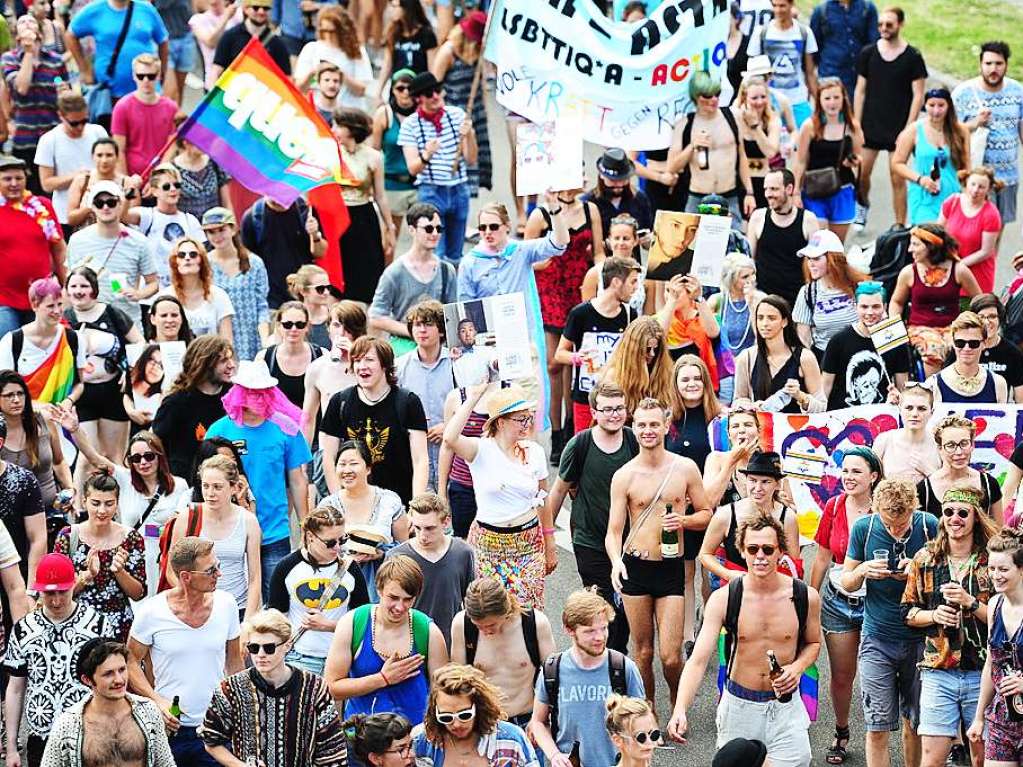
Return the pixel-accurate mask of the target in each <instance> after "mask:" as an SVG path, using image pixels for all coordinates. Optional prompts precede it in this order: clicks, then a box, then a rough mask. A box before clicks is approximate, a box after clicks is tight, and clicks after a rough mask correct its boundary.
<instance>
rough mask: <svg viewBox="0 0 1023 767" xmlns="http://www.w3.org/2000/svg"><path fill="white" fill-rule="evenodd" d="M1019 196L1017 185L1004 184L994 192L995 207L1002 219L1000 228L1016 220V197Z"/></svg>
mask: <svg viewBox="0 0 1023 767" xmlns="http://www.w3.org/2000/svg"><path fill="white" fill-rule="evenodd" d="M1018 195H1019V184H1006V185H1005V186H1004V187H1002V189H1001V190H999V191H997V192H995V206H996V207H997V208H998V215H1000V216H1001V217H1002V226H1005V225H1006V224H1011V223H1012V222H1013V221H1015V220H1016V197H1017V196H1018Z"/></svg>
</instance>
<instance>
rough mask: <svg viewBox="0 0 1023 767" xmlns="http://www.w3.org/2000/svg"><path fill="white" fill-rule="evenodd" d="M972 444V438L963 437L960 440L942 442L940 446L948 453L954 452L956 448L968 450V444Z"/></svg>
mask: <svg viewBox="0 0 1023 767" xmlns="http://www.w3.org/2000/svg"><path fill="white" fill-rule="evenodd" d="M971 445H973V440H971V439H964V440H962V441H960V442H942V443H941V447H942V448H943V449H944V450H947V451H948V452H949V453H955V452H956V451H958V450H969V449H970V446H971Z"/></svg>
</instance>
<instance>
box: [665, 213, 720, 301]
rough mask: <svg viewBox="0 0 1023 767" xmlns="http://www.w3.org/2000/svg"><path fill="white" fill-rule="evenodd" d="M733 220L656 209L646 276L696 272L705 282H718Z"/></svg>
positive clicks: (713, 283)
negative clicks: (652, 240)
mask: <svg viewBox="0 0 1023 767" xmlns="http://www.w3.org/2000/svg"><path fill="white" fill-rule="evenodd" d="M731 223H732V219H731V217H730V216H712V215H701V214H699V213H678V212H675V211H671V210H659V211H657V215H656V216H655V217H654V231H653V239H654V242H653V245H652V246H651V247H650V252H649V254H648V255H647V272H646V280H647V281H652V282H667V281H668V280H670V279H671V278H672V277H675V276H676V275H686V274H693V275H694V276H695V277H697V278H698V279H699V280H700V282H701V283H702V284H704V285H712V286H715V287H716V286H718V285H719V284H720V282H721V264H722V261H723V260H724V257H725V252H726V251H727V250H728V236H729V232H730V231H731Z"/></svg>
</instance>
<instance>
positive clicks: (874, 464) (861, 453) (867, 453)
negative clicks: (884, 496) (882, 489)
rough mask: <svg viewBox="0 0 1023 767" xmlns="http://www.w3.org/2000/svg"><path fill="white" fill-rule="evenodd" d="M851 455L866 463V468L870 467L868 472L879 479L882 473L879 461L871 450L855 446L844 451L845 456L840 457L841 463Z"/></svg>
mask: <svg viewBox="0 0 1023 767" xmlns="http://www.w3.org/2000/svg"><path fill="white" fill-rule="evenodd" d="M851 455H854V456H856V457H857V458H862V459H863V460H864V461H866V462H867V466H869V467H870V470H871V471H872V472H874V473H875V474H877V475H878V478H880V476H881V474H882V473H883V472H882V469H881V461H880V459H879V458H878V457H877V454H876V453H875V452H874V451H873V450H871V449H870V448H869V447H864V446H863V445H857V446H856V447H854V448H851V449H850V450H846V451H845V455H843V456H842V461H843V462H844V461H845V459H846V458H848V457H849V456H851Z"/></svg>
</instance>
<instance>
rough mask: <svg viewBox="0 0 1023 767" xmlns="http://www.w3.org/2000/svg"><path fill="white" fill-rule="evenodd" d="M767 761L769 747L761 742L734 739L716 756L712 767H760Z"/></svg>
mask: <svg viewBox="0 0 1023 767" xmlns="http://www.w3.org/2000/svg"><path fill="white" fill-rule="evenodd" d="M766 759H767V746H765V745H764V744H763V743H762V742H760V741H759V740H746V738H734V739H733V740H730V741H728V742H727V743H725V745H723V746H722V747H721V750H720V751H718V752H717V753H716V754H715V755H714V761H713V762H712V767H760V766H761V765H762V764H763V763H764V760H766Z"/></svg>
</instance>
